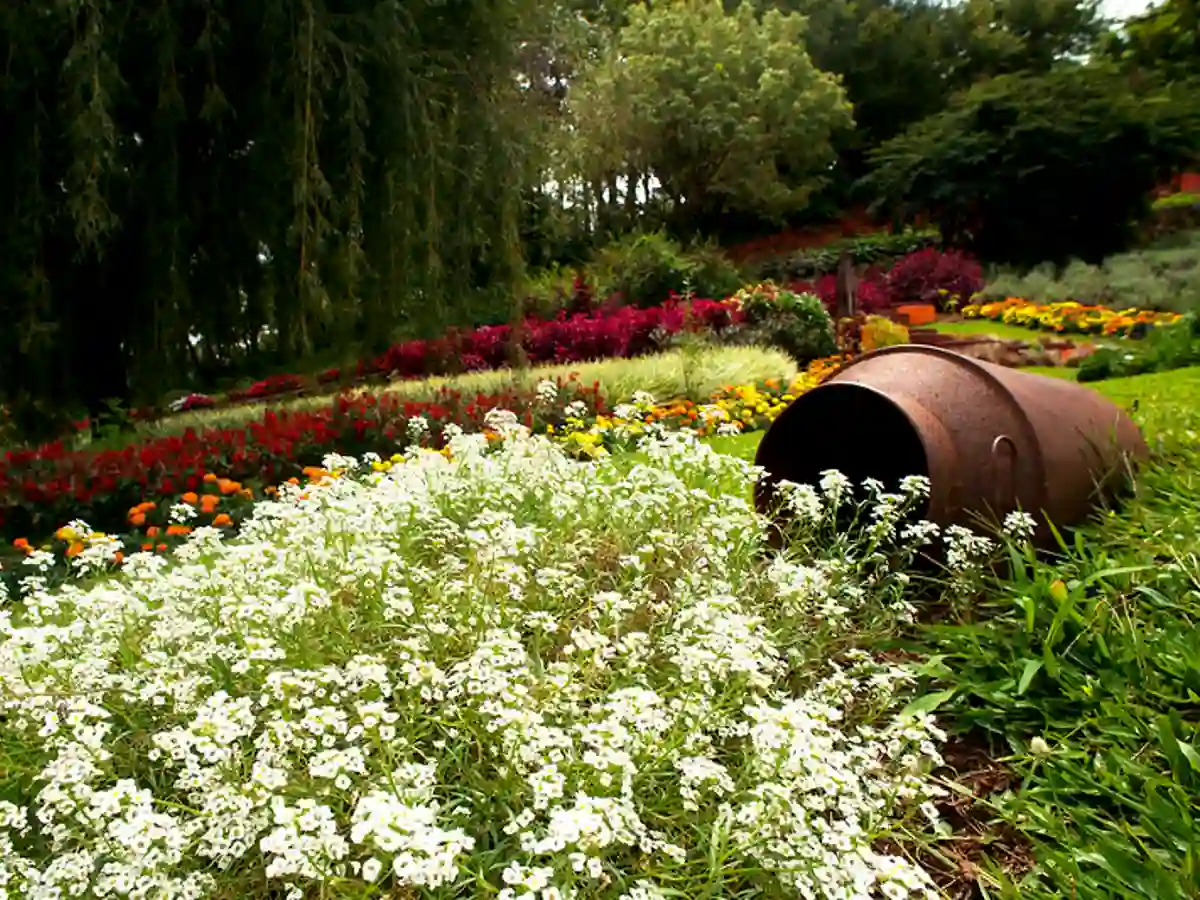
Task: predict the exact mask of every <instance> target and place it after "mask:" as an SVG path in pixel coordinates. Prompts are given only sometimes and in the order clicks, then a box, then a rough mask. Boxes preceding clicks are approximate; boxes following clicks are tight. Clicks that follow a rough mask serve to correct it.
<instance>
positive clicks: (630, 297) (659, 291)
mask: <svg viewBox="0 0 1200 900" xmlns="http://www.w3.org/2000/svg"><path fill="white" fill-rule="evenodd" d="M590 268H591V271H592V272H593V273H594V276H595V278H596V285H597V290H598V293H599V295H600V296H601V297H604V298H608V297H614V298H619V299H620V300H621V302H624V303H628V304H631V305H634V306H657V305H659V304H660V303H662V302H663V301H665V300H666V299H667V297H668V296H669V295H671V294H672V293H675V294H683V293H686V292H688V291H691V293H692V294H694V295H695V296H697V297H707V298H716V299H720V298H723V297H728V296H729V295H730V294H731V293H733V291H735V290H737V288H738V286H739V285H740V284H741V283H742V278H741V275H740V273H739V272H738V269H737V267H736V266H735V265H734V264H733V263H732V262H730V261H729V260H728V259H726V258H725V257H724V256H722V255H721V254H720V252H719V251H717V250H716V249H715V248H712V247H701V248H698V249H696V250H691V251H689V250H685V249H684V248H683V246H682V245H680V244H679V242H678V241H675V240H673V239H672V238H670V237H668V236H666V235H665V234H663V233H661V232H651V233H649V234H631V235H627V236H626V237H623V238H621V239H620V240H618V241H616V242H614V243H612V244H609V245H608V246H607V247H604V248H603V249H601V250H600V251H598V252H597V254H596V256H595V258H594V259H593V262H592V266H591V267H590Z"/></svg>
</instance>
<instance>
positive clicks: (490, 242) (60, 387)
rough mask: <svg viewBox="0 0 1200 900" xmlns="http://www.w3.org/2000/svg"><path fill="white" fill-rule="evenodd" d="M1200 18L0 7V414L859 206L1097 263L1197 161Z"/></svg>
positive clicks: (332, 351) (675, 6)
mask: <svg viewBox="0 0 1200 900" xmlns="http://www.w3.org/2000/svg"><path fill="white" fill-rule="evenodd" d="M1198 33H1200V27H1198V25H1197V16H1196V3H1195V0H1167V2H1166V3H1164V4H1163V5H1161V6H1160V7H1156V8H1155V9H1154V10H1153V11H1152V13H1151V14H1149V15H1148V16H1147V17H1145V19H1143V20H1141V21H1139V22H1137V23H1134V24H1132V25H1130V26H1129V27H1127V28H1123V29H1115V28H1114V27H1113V26H1112V24H1111V23H1107V22H1105V21H1103V20H1102V18H1101V17H1100V15H1099V13H1098V10H1097V8H1096V6H1095V4H1094V3H1092V2H1080V0H965V2H960V3H953V4H942V3H934V2H929V0H794V2H769V3H757V4H752V3H745V4H741V5H739V4H737V3H726V4H722V3H721V2H719V0H681V2H654V3H652V4H651V5H649V6H646V5H640V4H637V5H635V4H630V3H626V2H622V0H590V2H585V0H557V2H553V3H539V2H535V0H456V2H453V3H447V2H444V0H403V2H397V0H262V2H258V3H242V2H235V0H155V2H149V3H147V2H143V0H69V2H61V3H53V4H44V3H33V2H12V3H5V4H3V5H2V6H0V54H2V55H3V59H4V65H3V66H2V67H0V113H2V115H3V121H4V123H5V134H4V140H3V142H0V166H2V171H3V172H4V175H5V177H4V179H3V180H0V403H4V404H6V405H7V406H9V407H10V408H11V409H12V410H13V413H14V415H16V416H17V417H18V420H19V421H20V423H21V425H22V428H23V429H24V430H25V431H26V432H28V433H30V434H32V433H36V432H38V431H44V430H51V429H53V428H54V427H55V426H56V424H57V421H58V420H61V419H62V418H63V417H65V416H68V415H74V414H75V413H76V412H77V411H78V410H82V409H87V410H89V411H91V412H96V411H98V410H100V409H102V408H103V407H104V405H105V404H106V403H107V402H108V401H110V400H118V401H121V402H125V403H132V402H138V401H140V400H142V399H146V398H155V397H158V396H161V395H162V393H163V392H164V391H166V390H168V389H174V388H180V387H184V386H189V387H204V386H209V385H213V384H217V383H221V382H223V381H227V380H229V379H234V378H238V377H241V376H244V375H247V374H251V373H252V374H255V375H261V374H263V373H264V372H266V371H271V370H272V369H279V368H284V367H291V368H299V367H301V366H303V365H310V364H311V365H317V364H319V363H320V362H321V361H328V362H329V363H331V364H332V363H335V362H341V361H344V360H349V359H355V358H358V357H359V356H361V355H362V353H363V352H369V351H370V350H372V349H374V348H381V347H383V346H386V345H387V344H389V343H390V342H391V341H392V340H394V339H395V338H396V337H397V336H401V335H408V336H422V335H430V334H435V333H440V332H442V331H444V330H445V329H446V328H447V327H451V326H456V325H457V326H465V325H474V324H480V323H482V322H488V321H504V320H506V319H511V318H514V317H518V316H520V315H522V314H523V312H524V302H523V298H524V297H525V296H527V294H528V284H529V279H530V277H531V273H532V272H535V271H538V270H544V269H547V268H552V267H555V266H565V267H571V266H574V265H576V264H578V263H581V262H583V261H586V260H589V259H592V258H593V257H595V256H597V255H599V257H600V258H602V259H607V260H608V262H609V263H610V264H611V256H612V253H613V252H614V251H613V249H612V247H611V246H609V245H610V244H611V243H612V242H613V241H614V240H617V239H619V238H621V237H622V236H626V235H629V234H631V233H645V232H650V231H655V230H660V229H661V230H664V231H665V232H666V233H669V234H670V235H672V236H673V237H674V238H676V239H678V240H680V241H682V242H683V243H684V244H688V245H691V244H695V243H697V242H701V241H709V242H714V241H715V242H730V241H734V240H739V239H744V238H747V237H751V236H754V235H757V234H762V233H765V232H769V231H770V230H772V229H778V228H779V227H780V226H781V225H783V224H791V225H794V224H800V223H805V222H812V221H820V220H822V219H825V218H829V217H831V216H836V215H837V214H839V213H840V212H841V211H842V210H843V209H845V208H847V207H849V206H852V205H865V204H873V205H874V211H875V212H877V214H878V215H879V216H880V217H881V218H882V219H883V220H885V221H887V220H895V221H896V222H900V221H904V220H906V219H914V218H918V217H920V218H923V219H924V220H926V221H929V222H931V223H933V224H935V225H939V226H941V228H942V235H943V238H945V239H947V240H950V241H952V242H954V243H956V244H959V245H961V246H964V247H967V248H969V249H974V250H976V251H978V252H981V253H983V254H984V255H985V256H986V257H992V258H995V259H997V260H999V261H1010V262H1012V261H1031V262H1037V261H1040V260H1043V259H1045V260H1051V261H1053V260H1057V259H1060V258H1066V257H1068V256H1071V255H1082V256H1084V257H1095V256H1096V255H1097V254H1103V253H1106V252H1109V251H1111V250H1113V249H1119V248H1120V246H1119V245H1120V244H1122V242H1126V241H1127V240H1128V228H1129V226H1130V225H1131V224H1132V223H1134V222H1136V220H1137V219H1138V217H1139V215H1141V214H1142V213H1144V211H1145V210H1144V207H1145V206H1146V204H1147V203H1148V193H1149V191H1150V189H1151V188H1153V187H1154V185H1155V184H1157V183H1158V181H1159V180H1160V179H1161V178H1163V177H1166V176H1167V175H1169V174H1170V173H1171V172H1172V171H1175V170H1177V169H1178V168H1179V167H1180V166H1186V165H1187V163H1188V162H1189V161H1190V160H1193V159H1195V158H1196V148H1197V142H1196V140H1195V135H1196V128H1195V123H1196V106H1197V95H1198V94H1200V92H1198V91H1196V90H1195V89H1194V85H1189V84H1188V79H1191V78H1193V77H1195V75H1196V74H1197V67H1198V65H1200V63H1198V60H1200V41H1198V40H1197V34H1198ZM1064 104H1066V106H1065V107H1064ZM1031 159H1035V163H1034V164H1031V162H1030V160H1031ZM1064 173H1067V174H1069V176H1070V177H1066V178H1064V177H1063V176H1064ZM1091 195H1095V197H1096V199H1094V200H1093V201H1091V202H1090V205H1089V204H1087V203H1084V201H1082V200H1081V199H1080V198H1081V197H1088V196H1091ZM1105 198H1107V199H1105ZM1081 204H1082V205H1081ZM1047 209H1050V210H1053V211H1054V212H1055V215H1057V216H1058V218H1057V219H1055V220H1054V221H1052V222H1046V221H1044V214H1045V213H1046V211H1047ZM1038 222H1041V223H1042V224H1041V225H1040V229H1041V230H1040V231H1036V230H1035V232H1033V233H1030V231H1029V227H1032V224H1037V223H1038ZM1031 223H1032V224H1031ZM1075 233H1078V234H1081V235H1082V236H1081V237H1080V238H1079V240H1063V238H1062V235H1064V234H1075ZM624 243H625V245H628V246H637V245H638V243H637V242H636V241H629V240H625V242H624ZM617 246H618V248H619V247H620V246H621V242H620V241H618V243H617ZM604 254H608V256H607V257H604ZM610 267H611V266H610Z"/></svg>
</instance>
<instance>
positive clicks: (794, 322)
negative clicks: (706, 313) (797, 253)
mask: <svg viewBox="0 0 1200 900" xmlns="http://www.w3.org/2000/svg"><path fill="white" fill-rule="evenodd" d="M733 300H734V301H735V302H737V303H738V304H739V305H740V306H741V308H742V311H743V312H744V313H745V316H746V323H747V324H746V326H745V328H743V329H741V331H740V339H741V340H749V341H751V342H754V343H762V344H769V345H772V346H775V347H779V348H780V349H782V350H784V351H786V352H787V353H788V354H789V355H791V356H792V357H793V358H794V359H795V360H796V361H797V362H799V363H801V364H803V363H807V362H810V361H812V360H814V359H819V358H821V357H824V356H832V355H833V354H834V353H836V352H837V347H838V345H837V339H836V336H835V331H834V326H833V320H832V319H831V318H830V316H829V312H828V311H827V310H826V309H825V305H824V304H823V303H822V302H821V299H820V298H819V297H817V296H816V295H814V294H797V293H795V292H794V291H788V290H784V289H782V288H780V287H778V286H777V285H776V284H774V283H773V282H770V281H764V282H761V283H759V284H755V285H751V286H749V287H745V288H743V289H742V290H740V291H738V292H737V293H736V294H734V295H733Z"/></svg>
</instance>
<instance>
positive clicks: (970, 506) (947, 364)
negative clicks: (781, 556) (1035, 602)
mask: <svg viewBox="0 0 1200 900" xmlns="http://www.w3.org/2000/svg"><path fill="white" fill-rule="evenodd" d="M1147 455H1148V450H1147V447H1146V443H1145V441H1144V440H1143V438H1142V435H1141V432H1140V431H1139V430H1138V428H1137V426H1136V425H1135V424H1134V423H1133V421H1132V420H1130V418H1129V417H1128V416H1127V415H1126V414H1125V413H1124V411H1122V410H1121V409H1120V408H1118V407H1117V406H1115V405H1114V404H1112V403H1110V402H1109V401H1108V400H1106V399H1104V398H1103V397H1101V396H1100V395H1099V394H1098V393H1096V392H1095V391H1093V390H1090V389H1089V388H1085V387H1081V386H1080V385H1078V384H1075V383H1074V382H1070V381H1065V380H1062V379H1057V378H1051V377H1048V376H1044V375H1033V374H1029V373H1026V372H1021V371H1018V370H1015V369H1007V368H1004V367H1002V366H997V365H993V364H991V363H985V362H981V361H979V360H975V359H970V358H968V357H965V356H961V355H959V354H957V353H953V352H951V351H949V350H943V349H941V348H939V347H927V346H914V345H911V344H906V345H903V346H898V347H886V348H884V349H882V350H876V351H874V352H872V353H867V354H864V355H863V356H861V357H859V358H858V359H855V360H853V361H852V362H850V363H847V364H846V365H845V366H843V367H842V368H841V369H840V370H838V371H837V372H836V373H835V374H834V375H833V376H832V377H830V378H829V379H828V380H827V381H826V382H825V383H824V384H822V385H820V386H819V387H817V388H814V389H813V390H811V391H809V392H807V393H805V394H802V395H801V396H800V397H798V398H797V399H796V400H795V401H794V402H793V403H792V404H791V405H790V406H788V408H787V409H786V410H784V411H783V413H781V414H780V416H779V417H778V418H777V419H776V420H775V422H774V423H773V424H772V426H771V427H770V429H768V431H767V433H766V434H765V435H764V436H763V439H762V442H761V443H760V444H759V448H758V454H757V457H756V458H755V462H756V463H757V464H758V465H759V466H762V467H763V469H765V473H766V474H765V475H764V476H763V478H762V480H761V481H760V482H759V485H758V487H757V489H756V491H755V502H756V505H757V506H758V508H759V510H760V511H762V512H764V513H766V512H770V511H771V510H772V508H773V504H772V497H773V495H774V491H773V485H774V483H775V482H777V481H779V480H787V481H791V482H796V483H800V484H816V483H817V482H818V481H819V479H820V473H821V472H822V471H825V470H827V469H837V470H838V471H840V472H842V473H843V474H844V475H846V476H848V477H849V478H850V479H851V480H853V481H854V482H855V483H856V484H857V483H861V482H862V481H863V480H864V479H866V478H875V479H878V480H880V481H882V482H883V483H884V484H886V485H889V486H891V487H893V488H894V487H895V486H896V485H897V484H898V483H899V481H900V479H901V478H903V477H904V476H906V475H924V476H926V477H928V478H929V481H930V496H929V499H928V502H927V504H926V507H925V508H924V509H922V510H921V511H920V514H921V515H922V516H923V517H925V518H927V519H930V520H931V521H933V522H936V523H937V524H939V525H941V526H943V527H944V526H947V525H965V526H968V527H978V526H979V525H980V519H981V517H982V519H983V520H985V521H986V520H990V521H991V522H992V523H993V524H994V523H998V522H1000V521H1002V520H1003V518H1004V516H1005V515H1007V514H1008V513H1009V512H1012V511H1014V510H1017V509H1021V510H1024V511H1026V512H1028V513H1030V514H1032V515H1034V516H1035V518H1037V519H1038V520H1039V528H1038V535H1037V536H1036V540H1037V541H1038V542H1039V543H1047V542H1049V540H1050V538H1051V535H1050V531H1049V528H1048V527H1047V525H1046V523H1047V521H1049V522H1052V523H1053V524H1054V525H1055V526H1071V525H1075V524H1078V523H1079V522H1081V521H1083V520H1084V519H1085V518H1086V517H1087V515H1088V514H1089V512H1091V511H1092V510H1093V509H1094V508H1095V506H1096V504H1097V503H1098V502H1100V501H1101V499H1106V500H1109V499H1112V498H1114V497H1115V496H1116V493H1117V491H1118V489H1119V487H1120V486H1121V485H1123V484H1125V483H1126V482H1127V478H1126V476H1127V473H1128V471H1129V469H1130V467H1131V466H1132V465H1133V464H1135V463H1136V462H1138V461H1139V460H1142V459H1144V458H1145V457H1146V456H1147Z"/></svg>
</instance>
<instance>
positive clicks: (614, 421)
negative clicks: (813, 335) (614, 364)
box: [550, 356, 845, 459]
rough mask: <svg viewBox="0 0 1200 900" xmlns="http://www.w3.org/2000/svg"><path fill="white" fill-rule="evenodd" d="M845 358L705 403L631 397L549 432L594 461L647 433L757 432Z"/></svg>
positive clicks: (727, 390)
mask: <svg viewBox="0 0 1200 900" xmlns="http://www.w3.org/2000/svg"><path fill="white" fill-rule="evenodd" d="M844 362H845V359H844V358H843V357H840V356H834V357H828V358H826V359H819V360H816V361H815V362H813V363H812V364H810V365H809V367H808V369H807V370H806V371H804V372H802V373H800V374H799V375H797V376H796V377H795V378H793V379H792V380H791V381H790V382H787V383H784V382H782V381H780V380H779V379H769V380H767V381H764V382H761V383H759V384H743V385H731V386H728V387H724V388H722V389H721V390H719V391H717V392H716V393H715V394H714V395H713V397H712V399H711V401H710V402H709V403H694V402H692V401H691V400H674V401H671V402H668V403H655V402H654V401H653V399H652V398H649V397H640V398H639V397H635V398H634V400H633V402H631V403H623V404H619V405H618V406H616V407H615V408H614V409H613V411H612V413H611V414H609V415H601V416H596V417H595V418H594V419H591V420H587V419H583V418H577V419H571V418H569V419H568V420H567V424H566V427H565V428H564V429H560V430H559V431H558V432H557V433H556V432H554V431H551V432H550V433H551V434H553V435H554V436H555V437H556V438H557V439H558V440H559V442H560V443H562V444H563V445H564V446H565V447H566V448H567V449H568V450H570V451H571V452H572V453H573V454H574V455H576V456H579V457H585V458H590V459H595V458H598V457H601V456H605V455H607V454H609V453H611V452H614V451H616V450H618V449H629V448H630V447H631V446H632V445H633V444H636V443H637V442H638V441H639V440H640V439H641V438H642V437H643V436H645V435H647V434H650V433H661V432H664V431H690V432H691V433H692V434H695V435H697V436H698V437H712V436H715V435H732V434H743V433H747V432H751V431H761V430H764V429H766V428H769V427H770V426H771V423H772V422H774V421H775V419H776V418H778V417H779V414H780V413H782V412H783V411H784V410H785V409H787V407H788V405H789V404H790V403H791V402H792V401H793V400H795V399H796V398H797V397H799V396H800V395H801V394H803V393H804V392H805V391H809V390H811V389H812V388H814V387H816V386H817V385H818V384H820V383H821V382H822V381H824V380H825V379H826V378H828V377H829V376H830V375H831V374H833V373H834V372H835V371H837V369H838V368H839V367H840V366H841V365H842V364H843V363H844Z"/></svg>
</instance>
